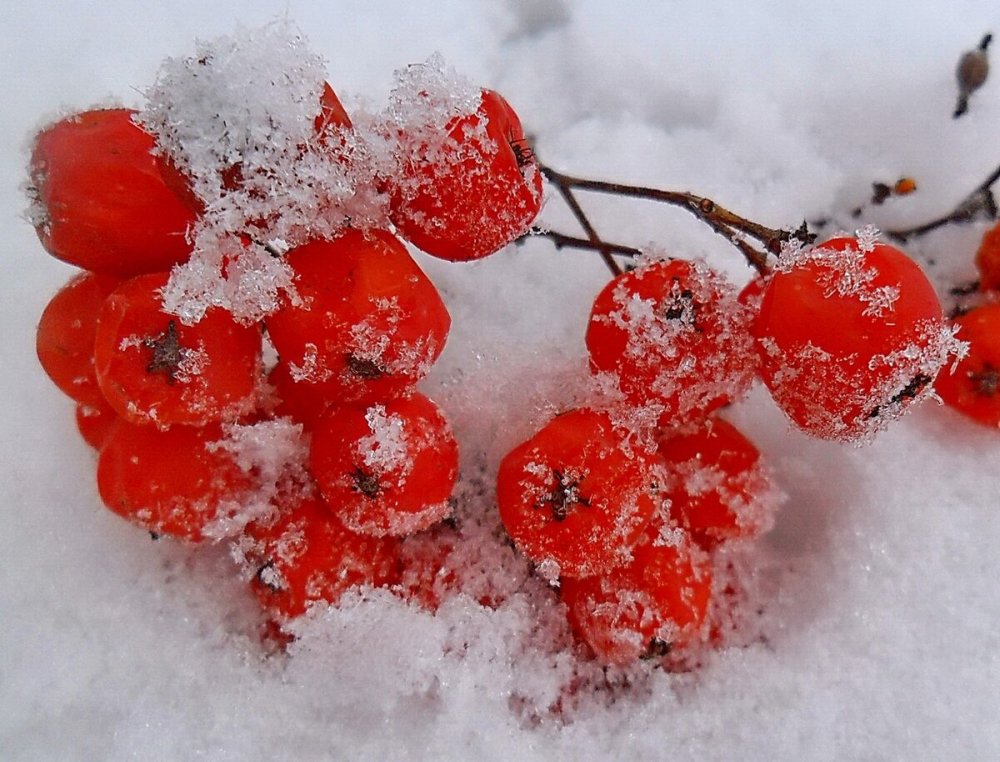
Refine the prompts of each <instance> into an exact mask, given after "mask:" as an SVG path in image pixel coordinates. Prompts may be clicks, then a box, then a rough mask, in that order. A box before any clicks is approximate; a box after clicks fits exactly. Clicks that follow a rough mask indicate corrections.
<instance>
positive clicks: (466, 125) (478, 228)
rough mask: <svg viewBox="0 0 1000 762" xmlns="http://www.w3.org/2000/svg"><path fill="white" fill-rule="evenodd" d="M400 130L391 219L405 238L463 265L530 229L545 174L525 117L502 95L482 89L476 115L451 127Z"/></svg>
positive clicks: (455, 121)
mask: <svg viewBox="0 0 1000 762" xmlns="http://www.w3.org/2000/svg"><path fill="white" fill-rule="evenodd" d="M418 97H426V93H421V95H420V96H418ZM402 129H403V133H402V135H401V137H400V157H399V164H400V169H399V172H400V175H399V176H398V177H396V178H394V179H393V181H392V183H391V185H390V189H391V207H390V209H391V212H390V217H391V219H392V222H393V224H394V225H395V226H396V227H397V228H399V232H400V233H401V234H402V236H403V237H404V238H406V240H408V241H410V242H411V243H412V244H414V245H415V246H417V247H418V248H419V249H421V250H422V251H425V252H427V253H428V254H432V255H434V256H436V257H441V258H442V259H448V260H451V261H453V262H464V261H468V260H473V259H480V258H482V257H485V256H488V255H490V254H492V253H494V252H495V251H498V250H499V249H501V248H503V247H504V246H505V245H507V244H508V243H510V242H511V241H513V240H514V239H515V238H517V237H518V236H520V235H522V234H523V233H524V232H525V231H526V230H527V229H528V226H529V225H530V224H531V222H532V220H534V218H535V216H536V215H537V214H538V211H539V209H540V208H541V202H542V175H541V172H540V171H539V169H538V165H537V162H536V161H535V157H534V154H533V152H532V151H531V148H530V146H529V144H528V142H527V139H526V138H525V136H524V130H523V128H522V127H521V121H520V119H518V116H517V114H516V113H515V112H514V110H513V109H512V108H511V107H510V104H509V103H507V101H506V100H504V99H503V97H502V96H501V95H500V94H499V93H496V92H494V91H492V90H483V91H482V93H481V97H480V103H479V107H478V108H477V109H476V111H475V112H474V113H471V114H467V115H465V116H461V117H454V118H452V119H451V121H449V122H448V123H447V124H433V123H432V124H410V125H404V126H403V128H402Z"/></svg>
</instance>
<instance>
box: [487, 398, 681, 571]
mask: <svg viewBox="0 0 1000 762" xmlns="http://www.w3.org/2000/svg"><path fill="white" fill-rule="evenodd" d="M660 476H661V474H660V473H659V471H657V470H656V467H655V464H654V461H653V459H652V457H651V456H650V455H648V454H647V453H644V452H641V451H639V450H638V449H635V448H629V449H626V445H625V443H624V441H623V439H622V437H621V436H620V435H619V434H618V433H617V432H616V431H615V430H614V427H613V425H612V423H611V419H610V418H609V417H608V415H607V414H605V413H601V412H597V411H594V410H589V409H585V408H583V409H576V410H571V411H569V412H566V413H563V414H561V415H558V416H556V417H555V418H553V419H552V420H551V421H549V423H547V424H546V425H545V426H544V427H543V428H542V429H541V430H540V431H538V432H537V433H536V434H535V435H534V436H533V437H531V438H530V439H529V440H528V441H526V442H524V443H523V444H521V445H518V446H517V447H515V448H514V449H513V450H511V451H510V452H509V453H508V454H507V455H506V457H504V459H503V461H502V462H501V463H500V469H499V472H498V474H497V504H498V506H499V509H500V518H501V520H502V521H503V524H504V527H506V529H507V533H508V534H509V535H510V536H511V538H512V539H513V540H514V543H515V544H516V545H517V547H518V549H519V550H520V551H521V552H522V553H524V555H526V556H527V557H528V558H529V559H530V560H531V561H533V562H534V563H535V564H537V565H538V568H539V572H540V573H542V574H543V576H545V577H546V578H548V579H550V580H551V579H554V578H555V577H556V576H558V575H560V574H561V575H563V576H565V577H587V576H592V575H595V574H602V573H606V572H608V571H610V570H611V569H613V568H615V567H617V566H622V565H624V564H625V563H627V562H628V561H629V560H630V558H631V550H632V546H633V545H634V544H635V543H636V542H637V541H638V539H639V536H640V534H641V533H642V531H643V529H644V528H645V526H646V524H647V523H648V522H649V520H650V517H651V516H652V515H653V512H654V510H655V509H656V508H657V507H658V504H659V500H658V498H657V495H656V489H657V482H658V480H659V479H660Z"/></svg>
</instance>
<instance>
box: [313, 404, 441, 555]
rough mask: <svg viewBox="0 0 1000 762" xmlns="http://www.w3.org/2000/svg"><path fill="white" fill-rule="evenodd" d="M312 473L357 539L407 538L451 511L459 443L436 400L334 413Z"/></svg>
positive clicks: (316, 441)
mask: <svg viewBox="0 0 1000 762" xmlns="http://www.w3.org/2000/svg"><path fill="white" fill-rule="evenodd" d="M310 467H311V470H312V473H313V476H314V477H315V478H316V482H317V484H318V485H319V489H320V492H321V493H322V495H323V499H324V500H325V501H326V503H327V505H329V506H330V510H332V511H333V512H334V513H335V514H337V516H338V517H339V518H340V520H341V521H343V522H344V524H345V525H347V526H348V527H350V528H351V529H353V530H354V531H356V532H363V533H365V534H372V535H376V536H381V535H387V534H389V535H406V534H411V533H413V532H417V531H419V530H421V529H426V528H428V527H429V526H431V525H432V524H434V523H436V522H438V521H440V520H441V519H443V518H445V517H446V516H447V515H448V514H449V513H450V512H451V505H450V504H449V498H450V497H451V493H452V490H453V489H454V487H455V481H456V479H457V478H458V443H457V442H456V441H455V437H454V435H453V434H452V433H451V427H450V426H449V425H448V422H447V420H445V417H444V415H443V414H442V413H441V411H440V409H438V407H437V405H435V404H434V403H433V402H432V401H431V400H430V399H428V398H427V397H425V396H424V395H422V394H419V393H414V394H412V395H410V396H407V397H401V398H399V399H395V400H391V401H388V402H385V403H381V404H372V405H370V406H368V407H332V408H330V409H328V410H327V412H326V414H325V415H324V416H323V417H322V418H320V419H319V421H318V422H317V423H316V426H315V428H314V430H313V435H312V449H311V451H310Z"/></svg>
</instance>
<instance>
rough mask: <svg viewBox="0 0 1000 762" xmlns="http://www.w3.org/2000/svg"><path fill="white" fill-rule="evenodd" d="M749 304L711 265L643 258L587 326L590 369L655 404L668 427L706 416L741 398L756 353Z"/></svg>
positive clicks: (641, 402) (601, 297) (643, 402)
mask: <svg viewBox="0 0 1000 762" xmlns="http://www.w3.org/2000/svg"><path fill="white" fill-rule="evenodd" d="M749 314H750V313H749V311H748V309H747V308H746V307H745V306H744V305H742V304H740V303H739V302H738V300H737V294H736V291H735V289H734V288H733V287H732V286H731V285H730V284H729V283H727V282H726V281H725V280H723V278H722V277H721V276H720V275H718V274H717V273H715V272H713V271H712V270H709V269H708V268H707V267H705V266H704V265H701V264H697V263H694V262H688V261H684V260H666V261H664V260H661V261H654V262H649V263H647V264H643V265H641V266H639V267H638V268H636V269H635V270H632V271H630V272H627V273H624V274H622V275H619V276H617V277H616V278H614V279H612V280H611V282H609V283H608V284H607V285H606V286H605V287H604V289H603V290H602V291H601V293H600V294H598V296H597V299H596V300H595V301H594V306H593V309H592V310H591V314H590V322H589V323H588V325H587V349H588V351H589V352H590V367H591V370H592V371H594V372H595V373H607V374H610V376H611V378H612V379H613V380H614V381H615V382H616V384H617V385H618V387H619V388H620V389H621V391H622V393H623V394H624V395H625V397H626V399H627V400H628V401H629V402H630V403H632V404H633V405H638V406H647V405H648V406H654V407H656V408H659V410H660V412H661V423H662V425H677V424H680V423H682V422H686V421H690V420H700V419H703V418H704V417H705V416H707V415H708V414H709V413H710V412H711V411H713V410H715V409H717V408H719V407H721V406H722V405H724V404H726V403H727V402H730V401H731V400H733V399H736V398H739V397H741V396H742V395H743V394H744V393H746V391H747V389H748V388H749V387H750V384H751V383H752V381H753V377H754V368H755V358H754V357H753V344H752V339H751V336H750V333H749V330H748V325H747V324H748V322H749Z"/></svg>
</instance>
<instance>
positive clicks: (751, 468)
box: [659, 418, 775, 549]
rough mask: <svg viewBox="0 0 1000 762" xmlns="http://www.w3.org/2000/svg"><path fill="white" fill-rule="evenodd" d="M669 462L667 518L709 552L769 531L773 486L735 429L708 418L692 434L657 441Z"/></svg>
mask: <svg viewBox="0 0 1000 762" xmlns="http://www.w3.org/2000/svg"><path fill="white" fill-rule="evenodd" d="M659 453H660V455H661V456H662V457H663V458H664V459H665V460H666V462H667V469H666V472H667V476H666V479H665V485H664V487H665V492H666V495H667V497H668V498H669V499H670V518H671V519H672V520H673V521H674V522H676V523H677V524H679V525H680V526H682V527H684V528H685V529H686V530H688V532H690V534H691V536H692V538H693V539H694V540H695V541H696V542H697V543H698V544H699V545H701V546H702V547H704V548H706V549H711V548H713V547H715V546H716V545H718V544H719V543H721V542H725V541H726V540H731V539H735V538H737V537H753V536H755V535H758V534H760V533H761V532H763V531H766V530H767V529H770V527H771V525H772V523H773V521H774V517H773V515H772V510H773V508H774V500H773V498H774V494H775V491H774V487H773V485H772V484H771V480H770V478H769V477H768V475H767V473H766V472H765V471H764V469H763V467H762V466H761V463H760V452H759V451H758V450H757V448H756V447H755V446H754V444H753V442H751V441H750V440H749V439H747V438H746V437H745V436H743V434H741V433H740V431H739V429H737V428H736V427H735V426H733V425H732V424H731V423H728V422H727V421H724V420H722V419H721V418H712V419H710V420H709V421H707V422H706V423H705V424H703V425H701V426H699V427H698V428H696V429H694V430H693V431H686V432H682V433H671V434H667V435H665V436H664V437H663V438H662V439H661V440H660V447H659Z"/></svg>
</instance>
